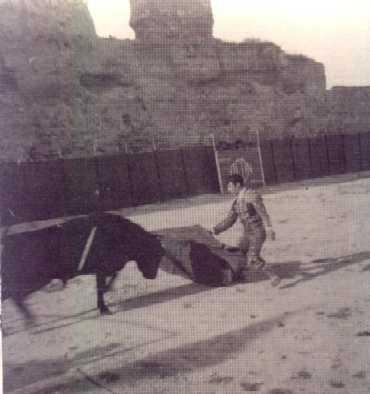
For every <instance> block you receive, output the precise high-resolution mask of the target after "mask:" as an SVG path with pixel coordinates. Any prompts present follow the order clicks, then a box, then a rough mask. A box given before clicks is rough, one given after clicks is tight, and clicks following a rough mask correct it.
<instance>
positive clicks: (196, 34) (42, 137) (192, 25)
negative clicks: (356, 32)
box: [0, 0, 370, 161]
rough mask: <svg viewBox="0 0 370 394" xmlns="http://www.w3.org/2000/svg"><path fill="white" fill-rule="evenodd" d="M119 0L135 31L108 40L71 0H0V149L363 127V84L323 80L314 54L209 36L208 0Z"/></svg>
mask: <svg viewBox="0 0 370 394" xmlns="http://www.w3.org/2000/svg"><path fill="white" fill-rule="evenodd" d="M144 4H145V7H146V8H145V9H144ZM131 7H132V15H131V26H132V27H133V28H134V30H135V33H136V39H135V40H118V39H103V38H98V37H97V36H96V33H95V29H94V25H93V21H92V19H91V17H90V15H89V12H88V9H87V6H86V4H85V2H84V1H83V0H0V119H1V141H0V160H3V161H4V160H5V161H27V160H45V159H53V158H58V157H65V158H68V157H81V156H91V155H96V154H107V153H117V152H119V151H122V150H125V149H126V146H127V144H128V143H129V145H130V147H135V146H136V147H137V148H138V149H146V148H150V147H151V146H152V143H153V141H157V140H165V139H171V141H173V142H174V143H178V144H181V143H182V142H185V141H187V140H189V139H190V138H191V139H192V141H194V136H198V137H199V139H202V137H203V136H207V135H209V134H214V135H215V136H216V139H217V140H219V141H221V140H224V141H235V140H237V139H242V140H244V141H250V140H255V138H256V130H257V129H258V130H259V131H260V134H261V138H270V137H276V136H281V137H283V136H285V135H287V134H293V135H311V134H315V133H324V132H338V131H341V130H343V131H345V132H347V131H348V132H350V131H355V130H356V131H360V132H361V131H362V130H363V129H366V131H367V130H368V128H369V116H370V115H369V112H370V110H369V108H370V106H369V101H370V100H369V89H366V88H351V89H348V88H335V89H331V90H330V91H328V92H326V88H325V69H324V66H323V64H321V63H318V62H316V61H314V60H312V59H309V58H307V57H305V56H302V55H298V56H297V55H289V54H286V53H285V52H284V51H283V50H282V49H281V48H280V47H278V46H277V45H275V44H273V43H271V42H260V41H257V40H246V41H245V42H242V43H228V42H223V41H221V40H219V39H215V38H214V37H213V36H212V28H213V16H212V10H211V5H210V1H209V0H192V1H188V0H165V1H164V0H161V1H159V0H145V2H144V1H141V0H136V1H135V0H131ZM148 10H149V11H150V12H148ZM130 149H131V148H130ZM132 149H133V148H132Z"/></svg>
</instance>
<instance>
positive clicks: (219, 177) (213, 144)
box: [211, 134, 224, 194]
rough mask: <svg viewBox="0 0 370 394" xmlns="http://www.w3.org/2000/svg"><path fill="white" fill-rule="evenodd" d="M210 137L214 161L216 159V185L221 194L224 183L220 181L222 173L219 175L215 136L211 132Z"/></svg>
mask: <svg viewBox="0 0 370 394" xmlns="http://www.w3.org/2000/svg"><path fill="white" fill-rule="evenodd" d="M211 139H212V147H213V153H214V156H215V161H216V168H217V177H218V185H219V187H220V192H221V194H224V185H223V183H222V175H221V167H220V161H219V158H218V152H217V149H216V142H215V136H214V135H213V134H211Z"/></svg>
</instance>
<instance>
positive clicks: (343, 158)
mask: <svg viewBox="0 0 370 394" xmlns="http://www.w3.org/2000/svg"><path fill="white" fill-rule="evenodd" d="M261 153H262V161H263V167H264V174H265V181H266V184H268V185H271V184H276V183H282V182H290V181H295V180H303V179H310V178H318V177H323V176H328V175H336V174H344V173H348V172H356V171H366V170H370V132H369V133H362V134H351V135H322V136H317V137H314V138H290V139H282V140H268V141H264V142H263V143H262V145H261Z"/></svg>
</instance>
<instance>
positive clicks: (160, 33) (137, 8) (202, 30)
mask: <svg viewBox="0 0 370 394" xmlns="http://www.w3.org/2000/svg"><path fill="white" fill-rule="evenodd" d="M130 6H131V18H130V26H131V27H132V29H133V30H134V31H135V35H136V39H137V40H139V41H143V42H152V43H153V42H165V41H173V40H181V41H202V40H207V39H210V38H212V30H213V14H212V7H211V0H130Z"/></svg>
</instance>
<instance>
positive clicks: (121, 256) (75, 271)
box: [1, 214, 164, 319]
mask: <svg viewBox="0 0 370 394" xmlns="http://www.w3.org/2000/svg"><path fill="white" fill-rule="evenodd" d="M93 229H95V231H94V239H93V241H92V242H91V247H90V248H89V250H88V251H86V245H87V240H88V239H89V238H91V234H92V230H93ZM84 253H85V255H86V256H85V257H86V259H85V260H84V262H83V264H81V260H82V259H81V258H82V256H83V255H84ZM163 255H164V249H163V248H162V246H161V243H160V240H159V239H158V237H157V236H155V235H153V234H151V233H149V232H147V231H145V230H144V229H143V228H142V227H140V226H139V225H137V224H135V223H133V222H131V221H130V220H128V219H124V218H122V217H119V216H116V215H111V214H102V215H97V216H90V217H84V218H78V219H73V220H70V221H68V222H66V223H63V224H61V225H55V226H52V227H48V228H44V229H40V230H36V231H33V232H28V233H19V234H13V235H7V236H5V237H4V239H3V250H2V264H1V277H2V300H3V301H4V300H6V299H7V298H11V299H13V301H14V302H15V303H16V305H17V306H18V307H19V308H20V309H21V311H22V312H23V314H24V315H25V316H26V317H27V318H29V319H32V315H31V313H30V312H29V311H28V310H27V308H26V307H25V305H24V303H23V300H24V299H25V297H26V296H27V295H29V294H31V293H33V292H35V291H37V290H39V289H41V288H42V287H44V286H45V285H47V284H48V283H49V282H50V281H51V280H52V279H54V278H57V279H61V280H62V281H63V282H66V281H67V280H69V279H71V278H73V277H75V276H78V275H84V274H94V275H95V277H96V284H97V306H98V309H99V310H100V312H101V313H103V314H104V313H110V312H109V309H108V308H107V306H106V304H105V302H104V292H105V291H106V290H107V288H108V286H107V284H106V280H107V278H111V281H112V280H113V278H114V277H115V275H116V273H117V272H118V271H120V270H121V269H122V268H123V267H124V266H125V264H126V263H127V262H128V261H130V260H134V261H136V263H137V266H138V268H139V270H140V271H141V272H142V274H143V276H144V277H145V278H147V279H154V278H155V277H156V276H157V271H158V267H159V263H160V261H161V259H162V257H163Z"/></svg>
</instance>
